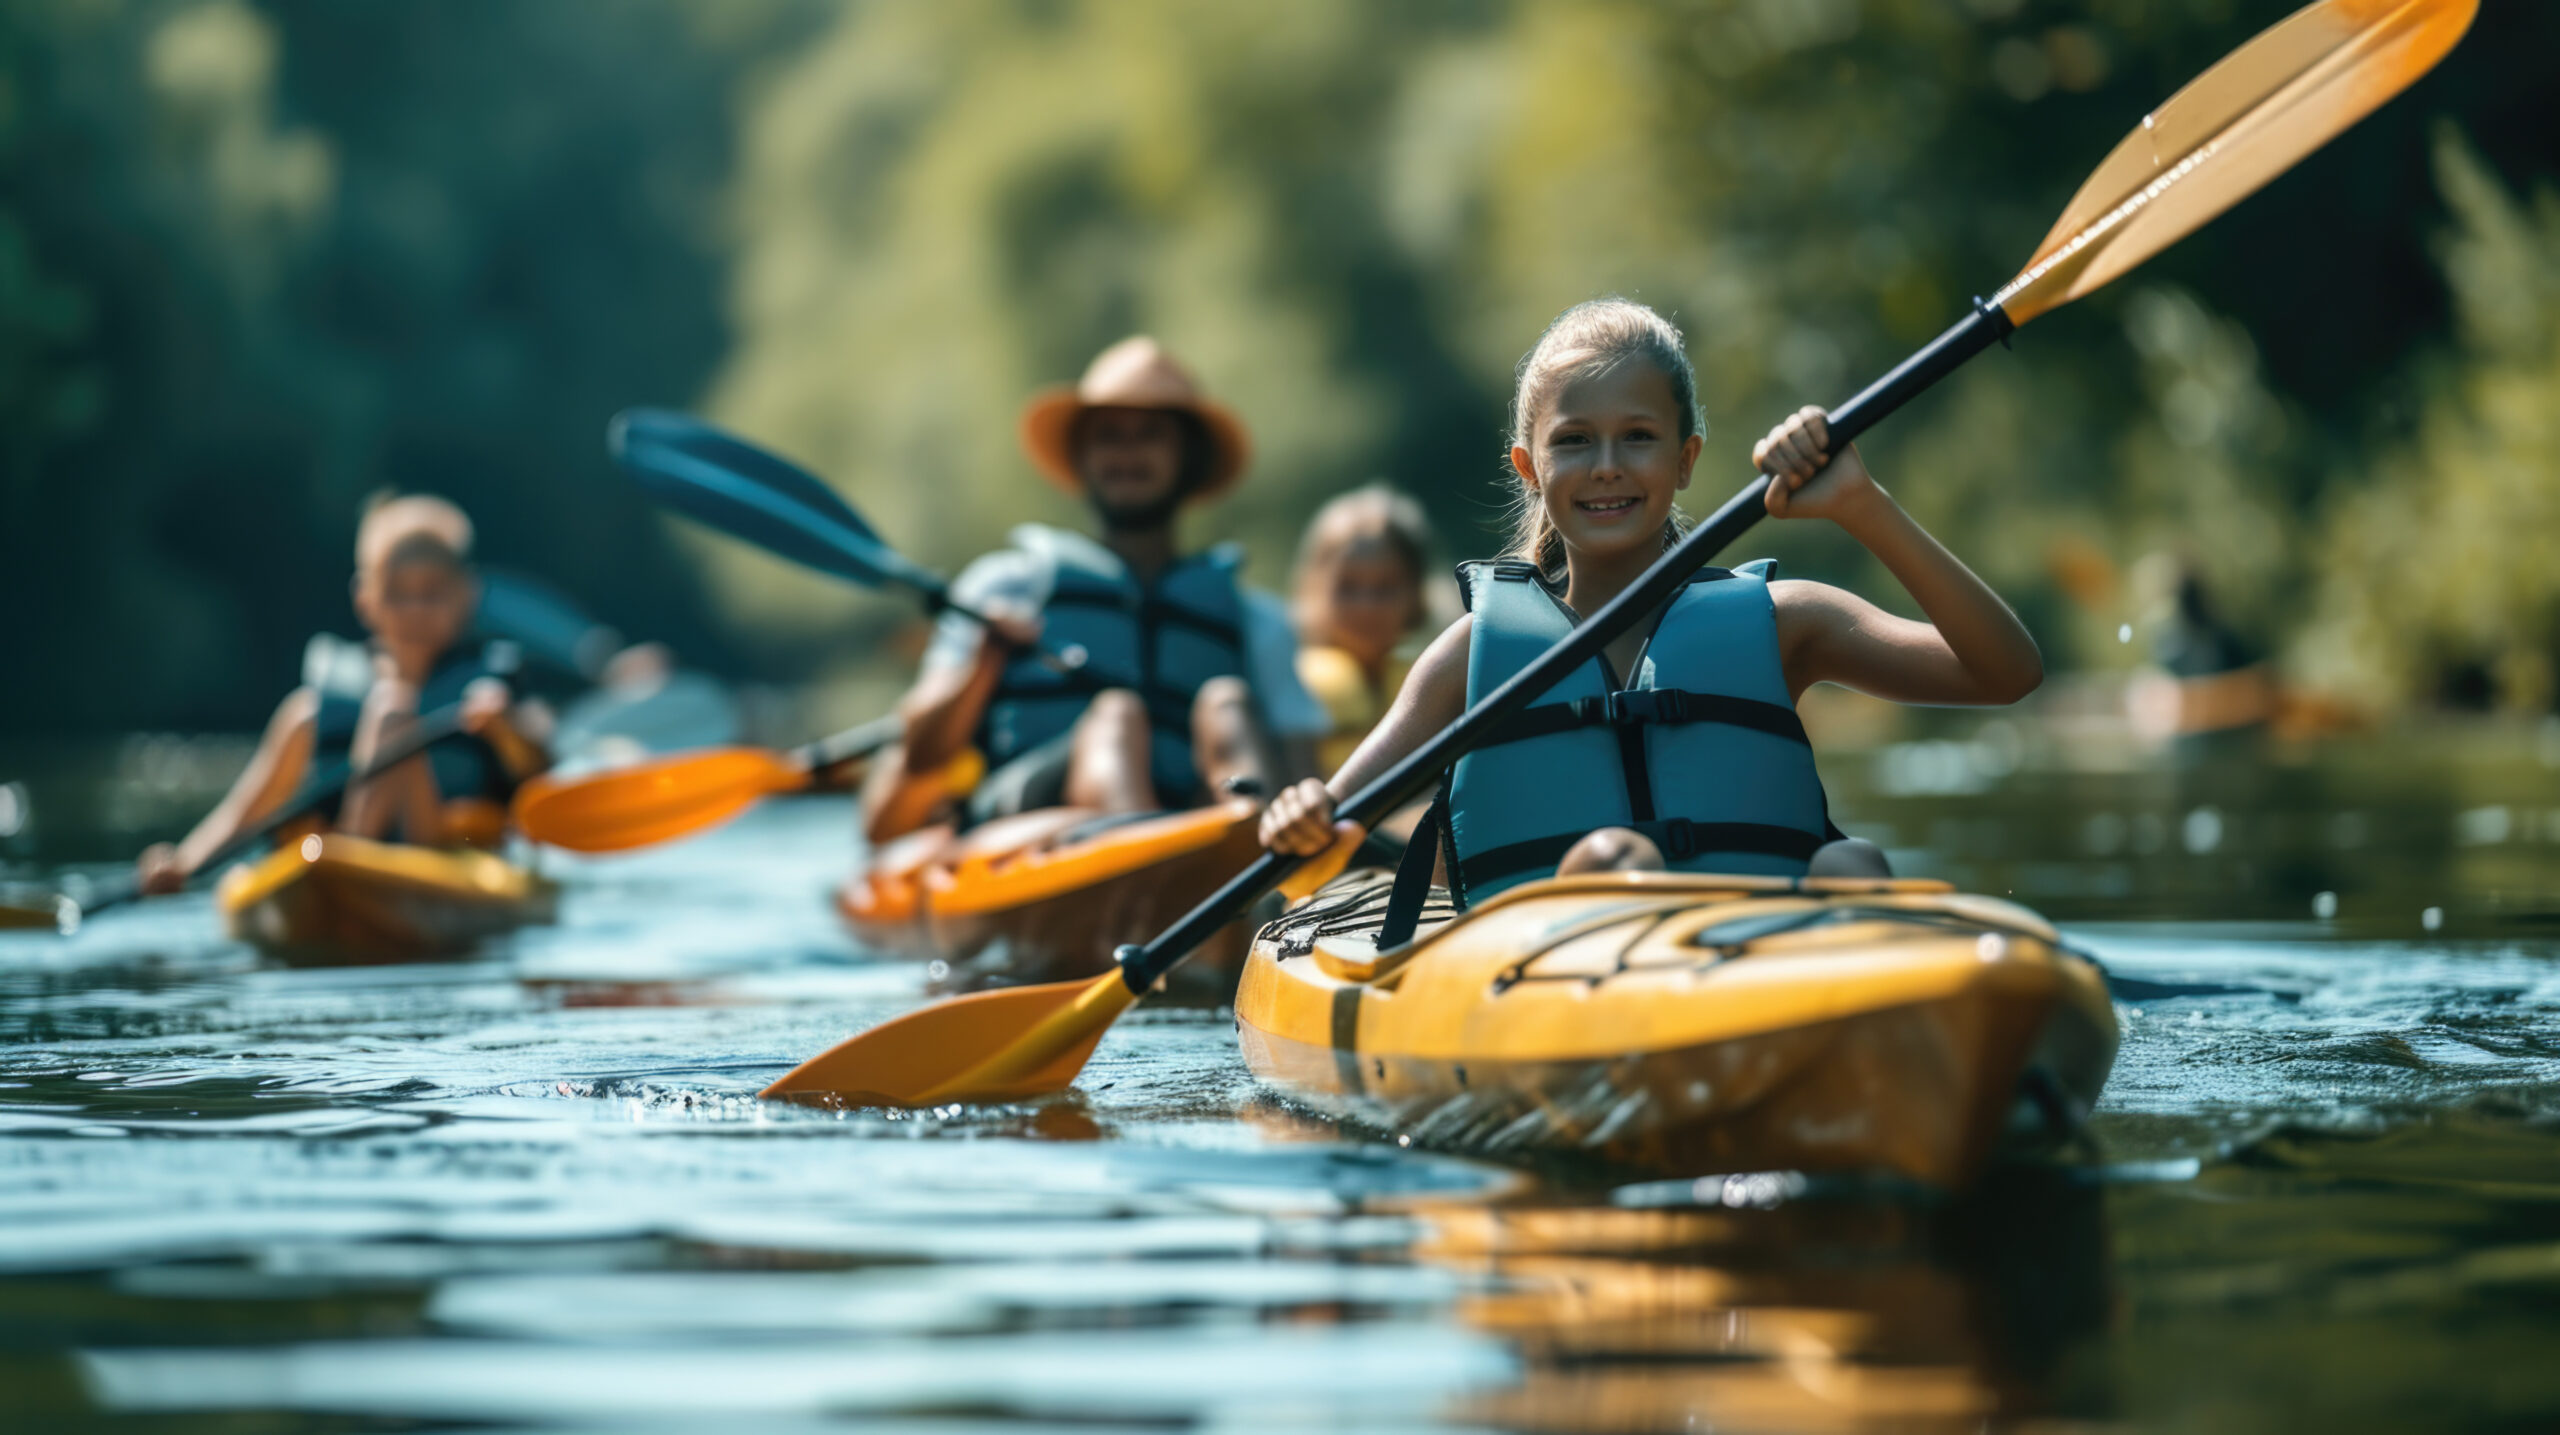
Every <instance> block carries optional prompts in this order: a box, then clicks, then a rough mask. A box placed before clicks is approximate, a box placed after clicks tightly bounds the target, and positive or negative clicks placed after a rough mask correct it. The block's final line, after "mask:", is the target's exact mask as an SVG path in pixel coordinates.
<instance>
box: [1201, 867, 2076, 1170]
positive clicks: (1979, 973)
mask: <svg viewBox="0 0 2560 1435" xmlns="http://www.w3.org/2000/svg"><path fill="white" fill-rule="evenodd" d="M1386 890H1387V879H1386V878H1385V877H1384V876H1383V874H1376V873H1360V874H1354V875H1352V876H1350V877H1346V878H1344V879H1342V880H1341V881H1338V882H1336V883H1334V884H1332V885H1331V886H1329V887H1327V888H1326V889H1324V890H1323V891H1321V892H1319V893H1318V894H1317V895H1316V896H1315V897H1314V898H1312V899H1310V900H1309V901H1308V902H1306V903H1304V904H1301V905H1300V906H1299V907H1298V908H1295V909H1293V910H1292V911H1291V912H1290V913H1289V914H1288V915H1287V916H1284V917H1283V918H1282V919H1281V920H1279V921H1277V922H1274V923H1272V924H1271V925H1270V926H1268V927H1266V928H1265V929H1264V930H1263V932H1262V933H1261V934H1260V936H1258V937H1257V938H1256V940H1255V942H1254V945H1253V950H1252V954H1251V956H1250V957H1249V958H1248V959H1247V962H1246V965H1245V971H1244V976H1243V983H1242V986H1241V988H1240V990H1239V991H1238V993H1237V997H1236V1017H1237V1027H1238V1032H1239V1035H1240V1038H1241V1041H1242V1045H1243V1049H1244V1057H1245V1062H1246V1064H1247V1065H1248V1066H1249V1067H1250V1068H1251V1069H1252V1070H1253V1072H1254V1074H1255V1075H1256V1076H1257V1077H1259V1078H1261V1079H1262V1080H1264V1081H1266V1082H1269V1083H1272V1084H1274V1085H1277V1086H1280V1087H1283V1088H1286V1089H1287V1090H1288V1091H1290V1092H1291V1093H1293V1094H1294V1095H1296V1096H1298V1097H1300V1098H1301V1099H1304V1100H1306V1101H1308V1102H1309V1103H1310V1104H1312V1105H1315V1106H1317V1107H1319V1108H1320V1109H1325V1110H1328V1111H1331V1112H1333V1113H1334V1114H1338V1115H1345V1116H1351V1117H1355V1118H1357V1119H1360V1120H1362V1121H1365V1122H1368V1123H1371V1124H1375V1125H1378V1126H1380V1127H1382V1128H1385V1129H1387V1130H1391V1131H1394V1132H1396V1133H1399V1134H1401V1135H1405V1136H1410V1137H1411V1138H1413V1139H1415V1140H1417V1141H1424V1142H1428V1143H1430V1144H1433V1145H1436V1146H1441V1147H1447V1148H1455V1149H1462V1150H1469V1151H1474V1152H1480V1153H1485V1154H1495V1155H1501V1154H1519V1153H1526V1152H1532V1151H1581V1152H1587V1153H1591V1154H1595V1155H1598V1156H1600V1157H1602V1158H1603V1159H1605V1160H1608V1161H1611V1162H1613V1163H1617V1164H1623V1165H1627V1166H1632V1167H1639V1168H1643V1169H1646V1170H1649V1171H1655V1172H1660V1173H1663V1174H1671V1175H1684V1176H1685V1175H1704V1174H1716V1173H1732V1172H1742V1171H1760V1170H1780V1169H1787V1170H1804V1171H1857V1170H1867V1171H1885V1172H1892V1173H1896V1174H1898V1175H1901V1176H1903V1177H1906V1178H1908V1179H1910V1180H1913V1181H1917V1182H1920V1183H1922V1184H1924V1185H1929V1186H1936V1187H1959V1186H1962V1185H1964V1184H1966V1183H1967V1182H1968V1181H1969V1180H1970V1179H1971V1178H1972V1176H1973V1175H1974V1174H1976V1173H1977V1172H1978V1171H1979V1170H1980V1169H1981V1168H1982V1167H1983V1166H1984V1165H1985V1164H1986V1163H1987V1161H1988V1160H1989V1159H1990V1158H1991V1157H1992V1156H1993V1155H1994V1154H1995V1152H1997V1151H1999V1150H2001V1149H2002V1148H2004V1147H2008V1146H2014V1145H2018V1144H2022V1143H2023V1144H2032V1143H2033V1142H2036V1141H2039V1140H2041V1141H2051V1140H2055V1139H2059V1138H2060V1137H2061V1136H2063V1135H2065V1134H2067V1133H2068V1132H2069V1131H2070V1130H2071V1129H2073V1128H2075V1127H2076V1126H2077V1124H2078V1122H2079V1121H2080V1119H2081V1118H2083V1117H2085V1115H2086V1114H2087V1112H2088V1110H2089V1107H2090V1106H2091V1105H2092V1104H2093V1103H2094V1102H2095V1101H2096V1099H2097V1094H2098V1089H2099V1087H2100V1085H2101V1084H2102V1083H2103V1082H2104V1081H2105V1079H2106V1073H2107V1070H2108V1068H2109V1066H2110V1065H2112V1063H2113V1061H2114V1054H2115V1045H2116V1025H2115V1016H2114V1010H2113V1007H2112V1005H2111V1004H2110V1003H2109V1001H2108V998H2107V994H2106V988H2105V983H2104V979H2103V976H2102V975H2101V974H2100V972H2099V971H2098V969H2097V967H2096V965H2095V964H2094V963H2092V962H2090V961H2088V960H2087V959H2086V958H2084V957H2082V956H2080V955H2078V954H2076V953H2074V952H2072V951H2070V950H2069V949H2068V948H2066V947H2065V946H2064V945H2063V944H2062V942H2061V939H2060V938H2059V936H2058V935H2057V934H2056V933H2055V932H2054V930H2053V928H2052V927H2051V926H2049V925H2048V924H2046V923H2045V922H2044V920H2043V919H2042V918H2040V917H2038V916H2036V915H2035V914H2034V913H2032V912H2029V911H2027V910H2026V909H2025V908H2022V907H2018V906H2015V905H2013V904H2010V903H2007V902H2001V901H1996V900H1993V899H1990V898H1985V897H1977V896H1966V895H1960V894H1957V893H1955V892H1953V891H1952V890H1951V889H1949V888H1947V887H1946V886H1945V884H1943V883H1934V882H1910V881H1868V880H1847V879H1807V880H1803V881H1793V882H1791V881H1789V880H1787V879H1783V878H1764V877H1700V876H1691V875H1686V874H1671V873H1612V874H1603V875H1592V876H1582V877H1571V878H1557V879H1550V880H1547V881H1543V882H1534V883H1530V884H1527V885H1525V886H1522V887H1518V888H1515V889H1513V890H1511V891H1508V892H1505V893H1503V894H1502V895H1500V896H1498V897H1496V898H1493V899H1492V900H1490V901H1487V902H1485V903H1483V904H1481V905H1479V906H1477V907H1476V908H1474V909H1472V910H1470V911H1467V912H1465V913H1463V914H1452V913H1451V912H1450V911H1449V909H1448V908H1447V906H1446V904H1445V902H1443V903H1442V904H1440V905H1438V906H1437V907H1435V908H1431V909H1427V910H1426V913H1425V915H1426V918H1437V919H1439V922H1438V925H1437V926H1436V927H1431V926H1426V927H1425V929H1424V931H1423V934H1422V935H1421V936H1420V937H1419V938H1418V939H1417V940H1415V941H1414V942H1412V943H1409V944H1408V945H1406V946H1405V947H1402V948H1399V949H1397V950H1395V951H1391V952H1388V953H1384V954H1381V953H1379V952H1378V951H1377V950H1376V947H1375V934H1376V931H1377V928H1378V925H1379V923H1380V920H1381V918H1382V916H1383V912H1384V906H1385V895H1386Z"/></svg>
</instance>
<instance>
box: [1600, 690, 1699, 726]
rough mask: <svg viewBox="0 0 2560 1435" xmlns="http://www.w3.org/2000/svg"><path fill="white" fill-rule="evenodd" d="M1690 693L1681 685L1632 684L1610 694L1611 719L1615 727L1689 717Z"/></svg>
mask: <svg viewBox="0 0 2560 1435" xmlns="http://www.w3.org/2000/svg"><path fill="white" fill-rule="evenodd" d="M1688 696H1689V695H1688V694H1687V693H1686V692H1683V691H1681V690H1680V689H1678V688H1633V689H1629V690H1627V691H1625V692H1615V693H1611V694H1609V700H1608V701H1609V722H1610V724H1611V725H1612V726H1615V727H1630V726H1638V725H1642V724H1645V723H1682V722H1687V721H1688V720H1689V704H1688Z"/></svg>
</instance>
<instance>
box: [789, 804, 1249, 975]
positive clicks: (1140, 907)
mask: <svg viewBox="0 0 2560 1435" xmlns="http://www.w3.org/2000/svg"><path fill="white" fill-rule="evenodd" d="M1257 816H1258V809H1257V808H1256V807H1255V806H1254V804H1252V803H1251V802H1230V803H1224V804H1221V805H1219V806H1215V807H1203V808H1197V809H1194V810H1192V811H1189V812H1173V813H1152V814H1144V815H1133V816H1129V817H1102V816H1099V815H1097V814H1095V813H1091V812H1085V811H1078V810H1075V809H1069V808H1056V809H1049V810H1045V811H1039V812H1027V813H1023V814H1021V815H1020V816H1016V817H1007V818H1003V819H1000V820H998V821H995V822H990V823H987V824H986V825H985V826H982V827H979V828H976V829H974V830H972V831H970V832H967V833H964V834H960V835H957V836H955V835H953V834H952V832H951V831H950V829H948V828H933V829H929V830H927V831H924V832H919V833H914V834H911V835H910V836H907V837H904V838H900V839H899V840H898V841H896V842H893V843H890V844H888V845H887V846H885V847H883V848H882V849H881V850H880V851H879V852H877V853H875V854H873V856H872V860H871V861H870V862H869V863H867V864H866V865H865V866H863V867H862V868H861V869H859V870H858V871H856V873H855V874H854V876H853V877H852V878H851V880H849V881H847V882H846V883H845V885H844V886H843V887H842V888H841V889H840V890H839V891H838V893H837V897H836V905H837V908H838V910H839V911H841V912H842V913H843V915H844V917H845V920H846V921H847V922H849V923H851V924H852V926H853V929H854V934H855V936H856V937H857V938H859V939H860V940H861V941H862V942H863V944H864V945H866V946H869V947H873V948H875V949H878V950H881V951H886V952H890V953H893V954H896V955H899V956H906V957H912V958H917V959H920V960H923V959H931V960H940V961H943V962H946V963H948V964H949V965H950V967H951V968H952V969H953V971H954V972H955V974H956V980H955V983H954V984H957V985H974V984H977V983H979V982H981V981H987V980H999V979H1000V980H1007V981H1056V980H1065V979H1068V978H1072V977H1079V976H1091V975H1094V974H1096V973H1099V972H1102V971H1104V970H1107V969H1108V968H1109V967H1110V965H1111V955H1112V952H1113V951H1114V950H1116V949H1117V948H1118V947H1119V945H1120V944H1121V943H1123V942H1131V941H1141V940H1144V939H1145V938H1146V937H1147V936H1148V935H1149V934H1151V933H1153V932H1156V931H1158V930H1161V929H1162V928H1164V927H1166V926H1169V925H1171V924H1172V922H1173V920H1174V919H1175V918H1177V917H1179V916H1181V915H1182V914H1183V913H1185V912H1187V911H1189V910H1190V909H1191V908H1192V907H1194V906H1196V905H1198V903H1199V902H1200V900H1201V899H1202V898H1204V897H1206V896H1208V895H1209V894H1210V893H1211V892H1213V891H1215V890H1216V889H1217V888H1218V886H1219V884H1221V883H1223V882H1225V881H1226V880H1227V879H1228V878H1230V877H1232V876H1234V875H1235V874H1236V873H1238V872H1240V871H1242V870H1244V868H1245V867H1246V865H1247V864H1249V863H1250V862H1252V860H1253V859H1254V858H1255V857H1256V856H1258V855H1259V854H1260V852H1261V845H1260V842H1259V840H1258V839H1257V837H1256V835H1255V821H1256V818H1257ZM1244 947H1245V928H1244V926H1243V925H1242V924H1241V923H1238V924H1234V925H1232V926H1231V927H1230V928H1229V929H1228V930H1227V931H1225V932H1222V933H1221V934H1220V935H1219V936H1218V938H1216V939H1215V940H1214V941H1213V942H1212V943H1210V944H1209V946H1207V947H1206V948H1204V950H1203V951H1202V953H1201V959H1200V960H1199V961H1196V962H1195V963H1194V964H1193V965H1194V966H1196V967H1200V968H1202V969H1204V970H1208V971H1213V972H1224V973H1227V974H1229V977H1230V978H1231V975H1232V973H1233V971H1234V968H1235V966H1236V964H1237V962H1238V961H1239V960H1241V958H1242V956H1243V954H1244ZM1223 980H1225V979H1222V981H1223Z"/></svg>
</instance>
